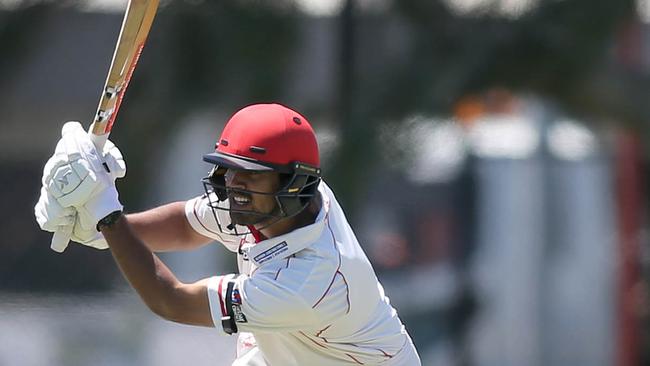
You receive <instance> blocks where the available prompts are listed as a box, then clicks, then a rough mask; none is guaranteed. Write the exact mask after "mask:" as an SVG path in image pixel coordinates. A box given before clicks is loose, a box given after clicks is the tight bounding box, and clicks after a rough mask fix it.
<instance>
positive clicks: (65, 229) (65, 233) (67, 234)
mask: <svg viewBox="0 0 650 366" xmlns="http://www.w3.org/2000/svg"><path fill="white" fill-rule="evenodd" d="M89 135H90V140H91V141H92V142H93V144H94V145H95V148H96V149H97V152H98V153H99V154H100V155H101V153H102V151H103V150H104V144H106V140H108V133H105V134H103V135H95V134H94V133H91V132H89ZM72 230H73V226H72V225H67V226H61V227H59V229H58V230H57V231H55V232H54V235H52V243H51V244H50V248H51V249H52V250H53V251H55V252H57V253H63V251H65V249H66V248H67V247H68V243H70V238H71V237H72Z"/></svg>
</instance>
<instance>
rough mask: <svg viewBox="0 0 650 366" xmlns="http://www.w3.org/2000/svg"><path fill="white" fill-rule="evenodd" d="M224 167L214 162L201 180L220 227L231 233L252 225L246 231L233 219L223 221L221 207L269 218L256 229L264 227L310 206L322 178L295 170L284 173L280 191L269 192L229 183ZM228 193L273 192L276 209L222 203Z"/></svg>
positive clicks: (244, 233) (266, 193)
mask: <svg viewBox="0 0 650 366" xmlns="http://www.w3.org/2000/svg"><path fill="white" fill-rule="evenodd" d="M225 171H226V169H225V168H223V167H219V166H215V167H214V168H213V169H212V170H211V171H210V173H209V174H208V175H207V176H206V177H204V178H203V179H202V180H201V181H202V183H203V189H204V191H205V194H206V196H207V198H208V205H209V206H210V208H211V210H212V213H213V215H214V218H215V220H216V222H217V225H218V227H219V230H220V231H221V232H222V233H224V234H228V235H246V234H250V233H251V229H248V230H247V231H246V230H241V227H239V228H238V226H237V225H233V224H232V222H228V223H225V222H222V221H223V220H221V219H220V217H222V215H219V214H218V211H226V212H228V213H233V212H236V213H242V214H248V215H254V216H258V217H260V218H261V219H269V220H268V222H267V224H266V225H264V226H263V227H261V228H257V230H261V229H264V228H267V227H269V226H271V225H273V224H274V223H276V222H278V221H279V220H282V219H284V218H288V217H293V216H296V215H298V214H299V213H301V212H302V211H303V210H304V209H305V208H307V206H309V203H310V201H311V199H312V198H313V197H314V196H315V195H316V194H317V193H318V185H319V183H320V181H321V178H320V176H318V175H313V174H304V172H295V171H294V173H292V174H281V178H282V182H281V188H280V189H279V190H278V191H276V192H270V193H269V192H257V191H252V190H248V189H240V188H229V187H227V186H226V184H225V177H224V174H225ZM319 173H320V171H319ZM229 193H245V194H258V195H267V196H273V197H274V198H275V202H276V205H277V209H276V210H274V211H273V212H271V213H262V212H257V211H253V210H240V209H233V208H231V207H230V205H224V204H223V202H224V201H226V200H227V199H228V194H229Z"/></svg>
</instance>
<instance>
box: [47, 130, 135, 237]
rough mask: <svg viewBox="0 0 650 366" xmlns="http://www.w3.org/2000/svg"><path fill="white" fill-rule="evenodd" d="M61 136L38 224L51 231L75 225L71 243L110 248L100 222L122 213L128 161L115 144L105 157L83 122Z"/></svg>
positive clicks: (108, 144)
mask: <svg viewBox="0 0 650 366" xmlns="http://www.w3.org/2000/svg"><path fill="white" fill-rule="evenodd" d="M61 134H62V138H61V140H60V141H59V143H58V144H57V147H56V150H55V152H54V155H53V156H52V157H51V158H50V159H49V160H48V162H47V163H46V164H45V168H44V169H43V180H42V183H43V187H42V188H41V196H40V198H39V200H38V203H37V204H36V206H35V207H34V212H35V216H36V221H37V222H38V224H39V226H40V227H41V229H43V230H46V231H51V232H55V231H57V230H60V229H62V228H68V227H69V226H71V225H73V230H72V240H74V241H76V242H79V243H81V244H84V245H87V246H91V247H94V248H97V249H106V248H107V247H108V246H107V244H106V241H105V240H104V239H103V236H102V235H101V234H100V233H98V232H97V230H96V224H97V222H98V221H99V220H101V219H102V218H103V217H105V216H106V215H108V214H109V213H111V212H113V211H116V210H121V209H122V205H121V204H120V202H119V199H118V193H117V189H116V188H115V179H117V178H122V177H124V176H125V175H126V163H125V162H124V158H123V156H122V153H121V152H120V150H119V149H118V148H117V147H116V146H115V145H114V144H113V143H112V142H111V141H107V142H106V144H105V145H104V151H103V154H102V157H101V158H100V157H99V156H98V154H97V151H96V149H95V146H94V144H93V143H92V141H91V140H90V137H89V135H88V133H87V132H86V131H84V129H83V128H82V127H81V124H80V123H79V122H67V123H66V124H65V125H64V126H63V128H62V133H61ZM102 161H103V163H102ZM103 164H106V166H107V167H108V169H109V170H110V173H109V172H107V171H106V169H105V168H104V165H103ZM68 230H69V228H68Z"/></svg>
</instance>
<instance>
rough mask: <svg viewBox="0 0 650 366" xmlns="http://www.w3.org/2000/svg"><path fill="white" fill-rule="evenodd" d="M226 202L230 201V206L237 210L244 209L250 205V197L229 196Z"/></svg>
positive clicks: (241, 195)
mask: <svg viewBox="0 0 650 366" xmlns="http://www.w3.org/2000/svg"><path fill="white" fill-rule="evenodd" d="M228 200H229V201H230V204H231V206H233V207H238V208H241V207H246V206H248V205H250V203H251V197H250V196H249V195H244V194H237V193H235V194H231V195H229V196H228Z"/></svg>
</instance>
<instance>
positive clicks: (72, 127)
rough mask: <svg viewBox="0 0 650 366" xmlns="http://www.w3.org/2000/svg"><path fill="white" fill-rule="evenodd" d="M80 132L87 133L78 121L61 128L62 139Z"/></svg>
mask: <svg viewBox="0 0 650 366" xmlns="http://www.w3.org/2000/svg"><path fill="white" fill-rule="evenodd" d="M79 130H81V131H82V132H85V131H84V128H83V126H81V123H79V122H78V121H68V122H66V123H65V124H64V125H63V127H62V128H61V137H65V135H67V134H69V133H76V132H78V131H79Z"/></svg>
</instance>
